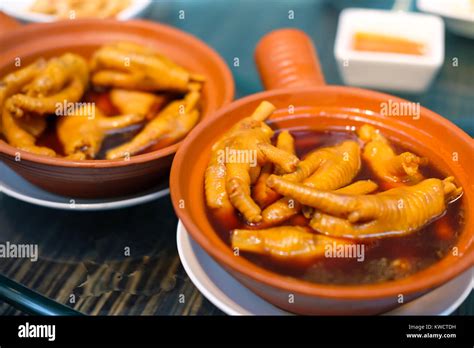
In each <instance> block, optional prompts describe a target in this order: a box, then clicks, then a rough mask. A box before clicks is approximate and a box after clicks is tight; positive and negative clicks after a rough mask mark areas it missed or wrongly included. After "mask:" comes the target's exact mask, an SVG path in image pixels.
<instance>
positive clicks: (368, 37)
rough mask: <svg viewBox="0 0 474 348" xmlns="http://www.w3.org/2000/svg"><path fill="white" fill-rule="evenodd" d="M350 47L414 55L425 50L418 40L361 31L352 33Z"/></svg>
mask: <svg viewBox="0 0 474 348" xmlns="http://www.w3.org/2000/svg"><path fill="white" fill-rule="evenodd" d="M352 48H353V49H354V50H356V51H368V52H381V53H399V54H410V55H416V56H421V55H423V54H425V51H426V47H425V45H424V44H422V43H420V42H416V41H412V40H409V39H405V38H402V37H396V36H390V35H384V34H377V33H369V32H362V31H359V32H356V33H355V34H354V36H353V46H352Z"/></svg>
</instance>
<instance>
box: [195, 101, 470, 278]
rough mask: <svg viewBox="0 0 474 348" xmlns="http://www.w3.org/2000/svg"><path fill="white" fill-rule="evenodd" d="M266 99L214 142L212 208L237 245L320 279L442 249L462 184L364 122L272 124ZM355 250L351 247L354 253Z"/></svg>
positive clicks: (451, 236)
mask: <svg viewBox="0 0 474 348" xmlns="http://www.w3.org/2000/svg"><path fill="white" fill-rule="evenodd" d="M274 110H275V107H273V105H271V104H270V103H268V102H262V103H261V104H260V106H259V107H258V108H257V109H256V110H255V112H254V113H253V114H252V115H251V116H249V117H246V118H244V119H242V120H241V121H239V122H238V123H237V124H236V125H234V126H233V127H232V128H231V129H230V130H229V131H227V132H226V133H225V134H224V135H223V136H222V137H221V138H220V139H219V140H218V141H217V142H216V143H215V144H214V145H213V147H212V153H211V157H210V161H209V164H208V167H207V169H206V173H205V182H204V192H205V201H206V205H207V210H208V216H209V219H210V221H211V222H212V225H213V226H214V228H215V230H216V231H217V232H218V234H219V235H220V237H221V238H222V239H223V240H224V241H225V242H226V243H227V244H228V245H229V247H231V248H232V249H233V251H234V254H235V255H239V256H243V257H245V258H247V259H249V260H250V261H252V262H254V263H256V264H257V265H259V266H261V267H263V268H266V269H268V270H271V271H273V272H276V273H279V274H283V275H287V276H291V277H295V278H298V279H302V280H305V281H310V282H315V283H326V284H341V285H344V284H370V283H380V282H384V281H389V280H394V279H401V278H405V277H407V276H409V275H411V274H414V273H416V272H418V271H421V270H423V269H425V268H427V267H429V266H431V265H432V264H434V263H436V262H437V261H439V260H440V259H441V258H443V257H444V256H446V255H447V253H448V252H449V251H450V250H451V248H452V247H453V246H454V245H455V243H456V241H457V238H458V234H459V232H460V231H461V230H462V224H463V214H464V213H463V209H462V207H461V205H460V200H459V198H460V197H461V196H462V192H463V191H462V188H461V187H459V186H457V185H456V183H455V180H454V178H453V177H452V176H446V175H445V173H444V172H442V171H441V170H440V169H439V168H435V167H433V166H431V165H430V162H429V159H427V158H424V157H420V156H418V155H417V154H415V153H413V152H411V151H407V150H406V149H405V148H404V146H403V145H402V144H398V143H396V142H394V141H392V140H391V139H388V138H386V137H385V136H384V135H383V134H382V133H381V132H380V131H379V130H378V129H376V128H375V127H374V126H372V125H369V124H364V125H362V126H360V127H357V128H355V127H354V128H353V129H351V130H350V131H346V132H341V131H340V130H337V131H336V130H335V131H332V130H328V131H326V132H321V131H312V130H308V129H304V130H302V129H276V130H273V129H272V128H271V127H270V125H271V123H270V122H269V124H267V123H266V122H265V120H267V119H268V118H269V117H270V115H271V114H272V112H273V111H274ZM354 256H357V257H354Z"/></svg>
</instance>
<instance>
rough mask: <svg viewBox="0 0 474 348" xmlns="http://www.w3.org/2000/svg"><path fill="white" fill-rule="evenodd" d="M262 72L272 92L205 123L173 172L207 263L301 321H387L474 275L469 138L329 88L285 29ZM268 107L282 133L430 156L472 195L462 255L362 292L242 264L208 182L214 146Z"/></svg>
mask: <svg viewBox="0 0 474 348" xmlns="http://www.w3.org/2000/svg"><path fill="white" fill-rule="evenodd" d="M256 62H257V66H258V70H259V72H260V75H261V78H262V80H263V83H264V86H265V88H266V90H267V91H265V92H261V93H257V94H254V95H250V96H248V97H245V98H242V99H240V100H237V101H234V102H233V103H231V104H229V105H227V106H226V107H224V108H222V109H221V110H219V111H218V112H217V113H215V114H214V115H213V116H212V117H209V118H208V119H207V120H205V121H204V122H202V123H201V124H200V125H199V126H198V127H197V128H195V129H194V130H193V131H192V133H191V134H190V135H189V136H188V137H187V138H186V140H185V141H184V142H183V144H182V146H181V147H180V149H179V151H178V153H177V155H176V156H175V159H174V161H173V166H172V169H171V178H170V187H171V197H172V200H173V204H174V208H175V211H176V213H177V215H178V217H179V218H180V219H181V221H182V222H183V224H184V226H185V227H186V229H187V231H188V232H189V233H190V234H191V236H192V238H193V239H194V240H195V241H197V242H198V243H199V245H200V246H201V247H202V248H203V249H204V250H205V251H206V252H207V253H208V254H209V255H211V256H212V257H213V258H214V259H215V260H216V261H217V262H218V263H219V264H220V265H221V266H222V267H224V268H225V269H226V270H227V271H228V272H229V273H230V274H231V275H232V276H234V277H235V278H236V279H238V280H239V281H240V282H241V283H242V284H244V285H245V286H246V287H248V288H249V289H251V290H252V291H253V292H255V293H256V294H257V295H259V296H261V297H262V298H264V299H265V300H267V301H268V302H270V303H272V304H274V305H276V306H278V307H280V308H283V309H285V310H288V311H290V312H293V313H300V314H329V315H339V314H377V313H383V312H386V311H389V310H391V309H393V308H395V307H397V306H399V305H400V304H401V303H402V302H403V303H406V302H409V301H411V300H413V299H416V298H417V297H419V296H422V295H423V294H425V293H427V292H429V291H431V290H433V289H435V288H436V287H438V286H440V285H442V284H444V283H446V282H447V281H449V280H450V279H452V278H454V277H456V276H458V275H460V274H461V273H462V272H463V271H466V270H467V269H468V268H469V267H471V266H472V265H473V261H474V245H473V244H474V219H473V213H474V188H473V182H472V178H470V177H469V176H470V175H472V173H473V172H474V161H473V160H472V159H473V158H474V143H473V141H472V139H471V137H469V136H468V135H467V134H466V133H464V132H463V131H462V130H461V129H459V128H458V127H456V126H455V125H454V124H452V123H451V122H449V121H448V120H446V119H445V118H443V117H442V116H440V115H438V114H436V113H434V112H432V111H430V110H428V109H426V108H423V107H421V109H420V115H419V116H420V117H419V118H416V117H412V118H410V117H389V116H382V115H381V112H380V109H381V105H383V103H388V102H390V101H391V102H392V103H397V102H406V101H404V100H402V99H400V98H398V97H395V96H391V95H388V94H383V93H379V92H374V91H370V90H365V89H359V88H352V87H345V86H329V85H326V84H325V82H324V78H323V75H322V73H321V70H320V67H319V62H318V58H317V55H316V52H315V50H314V48H313V46H312V43H311V41H310V39H309V38H308V37H307V36H306V34H304V33H303V32H301V31H298V30H294V29H282V30H278V31H275V32H272V33H270V34H268V35H266V36H265V37H264V38H263V39H262V40H261V41H260V43H259V44H258V46H257V48H256ZM264 100H267V101H269V102H271V103H273V104H274V105H275V106H276V107H277V110H276V112H275V113H274V114H273V115H272V117H271V119H270V120H269V122H270V124H271V125H272V126H273V127H275V128H280V129H281V128H287V129H292V128H293V129H295V128H299V129H313V130H322V131H324V130H329V131H331V130H346V129H354V127H358V126H360V125H362V124H365V123H368V124H371V125H374V126H376V127H378V128H379V129H380V130H381V131H382V132H383V134H386V135H387V136H388V137H389V138H390V139H392V140H395V141H396V142H397V143H400V144H403V145H404V146H405V147H406V148H408V149H410V150H413V151H414V152H416V153H418V154H420V155H422V156H426V157H427V158H428V159H429V160H430V162H431V164H432V165H434V166H435V167H436V168H439V169H440V170H441V171H442V172H443V173H446V174H448V173H449V174H450V175H453V176H454V177H455V180H456V183H457V184H458V185H460V186H462V187H463V189H464V195H463V197H462V203H461V205H462V209H463V210H464V223H463V226H462V227H461V229H462V230H461V231H460V235H459V239H458V240H457V242H456V248H457V249H456V250H457V253H448V254H447V255H446V256H445V257H444V258H442V259H441V260H440V261H439V262H437V263H435V264H434V265H432V266H430V267H428V268H426V269H424V270H422V271H420V272H417V273H415V274H413V275H410V276H408V277H406V278H403V279H399V280H394V281H385V282H380V283H374V284H364V285H331V284H319V283H310V282H306V281H303V280H299V279H296V278H292V277H287V276H282V275H279V274H277V273H275V272H272V271H269V270H266V269H264V268H262V267H259V266H257V265H255V264H254V263H252V262H250V261H249V260H247V259H246V258H244V257H239V256H235V255H234V253H233V250H231V248H230V247H229V246H228V245H227V244H226V243H225V242H224V241H223V240H222V239H221V238H220V236H219V235H218V233H217V231H216V229H215V228H214V227H213V224H212V223H211V220H210V218H209V212H208V211H207V209H206V204H205V198H204V184H203V182H204V172H205V169H206V166H207V164H208V161H209V157H210V149H211V146H212V145H213V144H214V143H215V142H216V140H217V139H218V138H219V137H220V136H221V135H222V134H223V133H224V132H225V131H227V130H228V129H229V128H230V127H231V126H232V125H234V124H235V123H236V122H237V121H238V120H240V119H242V118H244V117H246V116H249V115H250V114H251V113H252V111H253V110H254V109H255V108H256V107H257V105H258V104H259V103H260V102H262V101H264ZM454 154H455V155H454ZM453 159H456V160H453ZM290 298H291V299H292V301H289V299H290ZM401 298H402V299H403V301H400V299H401Z"/></svg>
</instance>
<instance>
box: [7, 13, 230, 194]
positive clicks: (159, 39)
mask: <svg viewBox="0 0 474 348" xmlns="http://www.w3.org/2000/svg"><path fill="white" fill-rule="evenodd" d="M119 40H121V41H132V42H136V43H140V44H145V45H150V46H152V47H155V48H156V49H157V50H159V51H161V52H163V53H164V54H165V55H167V56H169V57H170V58H171V59H173V60H174V61H176V62H177V63H178V64H181V65H182V66H184V67H186V68H187V69H189V70H190V71H193V72H196V73H200V74H202V75H204V76H206V78H207V80H206V83H205V85H204V89H203V102H202V104H203V110H202V111H203V112H202V119H206V118H207V116H208V115H209V114H211V113H212V112H215V111H216V110H217V109H219V108H220V107H221V106H223V105H225V104H227V103H229V102H230V101H231V100H232V99H233V95H234V82H233V78H232V74H231V72H230V71H229V69H228V67H227V66H226V64H225V63H224V61H223V59H222V58H221V57H220V56H219V55H218V54H217V53H216V52H215V51H214V50H213V49H211V48H210V47H209V46H207V45H206V44H205V43H203V42H202V41H200V40H198V39H197V38H195V37H193V36H191V35H189V34H186V33H184V32H182V31H179V30H177V29H174V28H171V27H168V26H166V25H162V24H157V23H152V22H147V21H127V22H120V21H115V20H99V19H98V20H74V21H62V22H55V23H48V24H30V25H26V26H24V27H18V28H16V29H15V30H10V31H8V32H6V33H3V34H2V35H0V46H1V47H2V54H1V59H0V77H1V76H4V75H5V74H7V73H9V72H10V71H12V70H13V69H14V62H15V58H16V57H20V58H21V62H22V64H29V63H30V62H32V61H33V60H34V59H36V58H38V57H52V56H57V55H59V54H62V53H64V52H74V53H78V54H80V55H83V56H85V57H89V56H90V55H91V54H92V53H93V52H94V50H96V49H97V48H98V47H99V46H101V45H103V44H106V43H109V42H113V41H119ZM179 146H180V143H176V144H173V145H171V146H168V147H165V148H163V149H160V150H157V151H153V152H149V153H146V154H142V155H137V156H132V157H131V158H130V161H124V160H88V161H70V160H65V159H62V158H49V157H44V156H39V155H34V154H31V153H28V152H24V151H19V150H17V149H16V148H14V147H12V146H10V145H8V144H7V143H6V142H4V141H2V140H0V157H1V159H2V160H3V161H5V163H6V164H7V165H8V166H10V167H11V168H12V169H13V170H15V171H16V172H17V173H18V174H20V175H21V176H23V177H24V178H26V179H27V180H29V181H30V182H32V183H33V184H35V185H38V186H40V187H42V188H43V189H45V190H48V191H51V192H55V193H58V194H61V195H65V196H69V197H87V198H104V197H108V196H117V195H123V194H127V193H132V192H133V193H134V192H138V191H140V190H142V189H146V188H148V187H150V186H152V185H154V184H156V183H157V181H159V180H160V178H166V177H167V175H168V173H169V168H170V166H171V161H172V159H173V156H174V153H175V152H176V150H177V149H178V147H179ZM17 153H19V154H20V158H21V160H20V161H16V160H15V156H16V154H17Z"/></svg>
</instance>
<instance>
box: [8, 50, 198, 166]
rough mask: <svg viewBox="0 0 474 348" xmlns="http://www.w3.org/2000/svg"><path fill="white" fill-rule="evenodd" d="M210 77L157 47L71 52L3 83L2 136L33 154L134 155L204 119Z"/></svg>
mask: <svg viewBox="0 0 474 348" xmlns="http://www.w3.org/2000/svg"><path fill="white" fill-rule="evenodd" d="M204 80H205V79H204V77H203V76H200V75H196V74H192V73H190V72H188V71H187V70H185V69H184V68H182V67H181V66H179V65H177V64H176V63H174V62H173V61H171V60H170V59H169V58H167V57H165V56H162V55H160V54H159V53H158V52H156V51H155V50H153V49H152V48H149V47H145V46H142V45H138V44H135V43H131V42H117V43H112V44H108V45H104V46H102V47H100V48H99V49H98V50H96V51H95V52H94V54H93V55H92V58H91V59H90V61H87V60H86V59H85V58H83V57H82V56H80V55H77V54H73V53H65V54H63V55H61V56H58V57H53V58H50V59H49V60H46V59H44V58H39V59H37V60H36V61H35V62H34V63H32V64H30V65H28V66H26V67H23V68H20V69H18V70H16V71H14V72H12V73H10V74H8V75H7V76H5V77H4V78H3V80H2V81H1V84H0V109H1V112H2V122H1V123H2V128H1V131H2V136H3V138H4V139H5V140H6V141H7V142H8V143H9V144H10V145H12V146H14V147H16V148H18V149H20V150H24V151H28V152H31V153H35V154H39V155H44V156H49V157H63V158H66V159H71V160H86V159H128V158H129V157H130V156H133V155H137V154H141V153H145V152H149V151H154V150H157V149H160V148H163V147H166V146H168V145H170V144H173V143H176V142H177V141H179V140H181V139H182V138H183V137H184V136H185V135H186V134H187V133H188V132H189V131H190V130H191V129H192V128H193V127H194V126H195V125H196V123H197V122H198V120H199V115H200V111H199V110H200V98H201V87H202V84H203V83H204Z"/></svg>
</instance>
